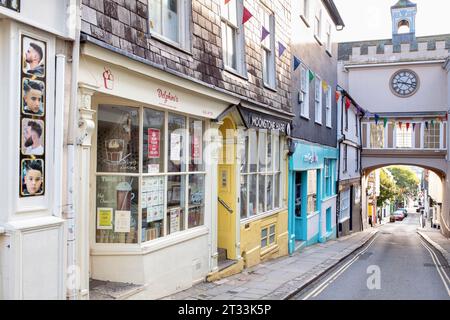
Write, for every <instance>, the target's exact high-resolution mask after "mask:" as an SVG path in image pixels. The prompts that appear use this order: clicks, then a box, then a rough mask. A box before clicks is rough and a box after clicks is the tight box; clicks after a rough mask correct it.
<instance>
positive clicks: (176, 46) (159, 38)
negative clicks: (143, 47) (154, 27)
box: [150, 32, 192, 56]
mask: <svg viewBox="0 0 450 320" xmlns="http://www.w3.org/2000/svg"><path fill="white" fill-rule="evenodd" d="M150 35H151V39H154V40H156V41H158V42H160V43H163V44H165V45H167V46H169V47H171V48H174V49H176V50H179V51H181V52H184V53H186V54H187V55H189V56H192V52H191V51H190V50H188V49H186V48H183V46H182V45H181V44H179V43H177V42H175V41H173V40H170V39H168V38H166V37H164V36H162V35H160V34H157V33H152V32H150Z"/></svg>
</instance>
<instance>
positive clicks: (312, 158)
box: [303, 153, 319, 163]
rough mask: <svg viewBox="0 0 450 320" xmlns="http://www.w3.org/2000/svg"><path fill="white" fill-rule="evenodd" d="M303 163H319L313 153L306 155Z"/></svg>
mask: <svg viewBox="0 0 450 320" xmlns="http://www.w3.org/2000/svg"><path fill="white" fill-rule="evenodd" d="M303 161H305V162H308V163H316V162H318V161H319V157H318V156H317V154H315V153H308V154H306V155H304V156H303Z"/></svg>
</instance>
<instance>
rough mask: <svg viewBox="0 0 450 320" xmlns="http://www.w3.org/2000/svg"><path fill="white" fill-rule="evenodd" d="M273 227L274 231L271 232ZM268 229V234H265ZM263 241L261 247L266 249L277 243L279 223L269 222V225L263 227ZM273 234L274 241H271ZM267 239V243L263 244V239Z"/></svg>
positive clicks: (261, 234)
mask: <svg viewBox="0 0 450 320" xmlns="http://www.w3.org/2000/svg"><path fill="white" fill-rule="evenodd" d="M272 227H273V233H272V232H271V229H272ZM264 230H266V236H263V231H264ZM260 236H261V242H260V247H261V250H266V249H268V248H270V247H272V246H274V245H276V244H277V225H276V224H275V223H273V224H269V225H267V226H264V227H262V228H261V233H260ZM272 236H273V242H270V238H271V237H272ZM264 239H266V245H265V246H263V245H262V242H263V240H264Z"/></svg>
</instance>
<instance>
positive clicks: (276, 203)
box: [240, 129, 282, 219]
mask: <svg viewBox="0 0 450 320" xmlns="http://www.w3.org/2000/svg"><path fill="white" fill-rule="evenodd" d="M246 136H247V138H246V139H245V146H244V149H245V150H243V151H242V154H243V155H244V154H245V156H246V157H247V159H246V161H245V162H246V166H245V169H242V168H241V177H240V182H241V196H240V207H241V219H245V218H248V217H251V216H254V215H257V214H262V213H265V212H269V211H272V210H275V209H278V208H280V207H281V203H280V199H281V196H280V192H281V190H282V179H281V171H280V170H281V166H280V161H281V159H280V156H281V148H282V146H281V140H280V136H279V134H278V132H267V131H266V130H259V131H256V130H254V129H249V130H248V131H247V132H246Z"/></svg>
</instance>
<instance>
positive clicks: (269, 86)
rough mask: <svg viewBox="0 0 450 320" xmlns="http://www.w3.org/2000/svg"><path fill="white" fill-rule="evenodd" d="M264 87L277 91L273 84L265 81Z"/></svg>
mask: <svg viewBox="0 0 450 320" xmlns="http://www.w3.org/2000/svg"><path fill="white" fill-rule="evenodd" d="M264 88H266V89H267V90H270V91H272V92H277V88H276V87H275V86H271V85H268V84H266V83H264Z"/></svg>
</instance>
